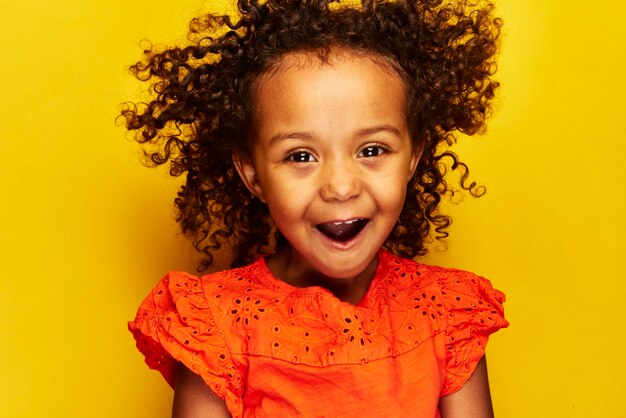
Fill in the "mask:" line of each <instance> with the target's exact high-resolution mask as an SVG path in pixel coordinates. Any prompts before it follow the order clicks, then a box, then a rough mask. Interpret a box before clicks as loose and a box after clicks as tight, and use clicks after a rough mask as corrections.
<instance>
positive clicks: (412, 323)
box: [129, 251, 508, 416]
mask: <svg viewBox="0 0 626 418" xmlns="http://www.w3.org/2000/svg"><path fill="white" fill-rule="evenodd" d="M379 257H380V262H379V265H378V268H377V271H376V273H375V277H374V279H373V281H372V283H371V285H370V288H369V290H368V292H367V293H366V295H365V296H364V298H363V300H361V302H360V303H359V304H357V305H356V306H353V305H350V304H347V303H345V302H341V301H340V300H338V299H337V298H335V297H334V296H333V295H332V294H331V293H330V292H328V291H326V290H325V289H322V288H317V287H312V288H306V289H298V288H292V287H290V286H288V285H286V284H285V283H283V282H279V281H278V280H277V279H276V278H274V277H273V276H272V275H271V273H270V272H269V270H268V269H267V266H266V265H265V262H264V260H263V259H259V260H258V261H257V262H255V263H253V264H252V265H249V266H246V267H243V268H239V269H235V270H229V271H225V272H221V273H217V274H212V275H208V276H204V277H202V278H196V277H194V276H191V275H189V274H186V273H170V274H169V275H168V276H166V277H165V278H164V279H163V280H162V281H161V282H160V283H159V284H158V285H157V287H156V288H155V289H154V290H153V291H152V293H151V295H150V296H149V297H148V298H147V299H146V300H145V301H144V303H143V304H142V306H141V308H140V310H139V312H138V314H137V318H136V320H135V321H134V322H131V323H130V324H129V326H130V329H131V331H132V332H133V333H134V335H135V338H136V339H137V345H138V348H139V349H140V350H141V351H142V352H143V353H144V354H145V355H146V361H147V363H148V364H149V365H150V367H153V368H156V369H158V370H160V371H161V372H162V373H163V375H164V376H165V378H166V379H167V380H168V382H170V384H173V379H174V373H175V371H174V366H175V365H176V362H177V361H180V362H183V363H184V364H185V365H186V366H187V367H189V368H190V369H192V370H193V371H195V372H196V373H198V374H200V375H201V376H202V377H203V378H204V380H205V381H206V382H207V384H209V386H210V387H211V388H212V389H213V391H214V392H216V393H217V394H218V395H220V396H222V397H224V398H225V399H226V401H227V404H228V405H229V409H230V410H231V413H232V412H233V411H239V413H243V412H242V411H243V405H244V401H243V400H242V397H243V394H244V393H245V392H246V389H245V386H246V384H247V383H248V384H249V383H250V381H249V379H254V378H255V375H254V371H253V370H251V369H250V368H251V367H253V366H250V364H251V363H254V362H258V361H260V360H259V359H263V358H266V359H268V361H279V362H285V363H284V364H290V365H291V366H289V367H296V368H304V369H303V370H309V369H308V368H313V369H311V370H321V369H319V368H332V367H349V366H350V367H351V365H352V366H354V367H359V366H363V365H369V364H372V365H371V366H370V368H371V367H377V366H376V364H379V363H380V364H381V365H382V364H387V363H385V361H386V362H389V361H391V362H392V363H391V364H393V362H394V361H396V360H394V359H403V360H402V361H403V362H407V364H419V363H420V362H424V361H429V362H431V363H433V366H432V367H434V368H436V369H437V370H439V369H438V368H440V367H443V370H440V371H439V372H433V373H434V375H439V376H441V383H440V387H441V392H440V394H442V395H445V394H448V393H452V392H454V391H455V390H457V389H458V388H460V387H461V386H462V384H463V383H464V382H465V381H466V380H467V379H468V378H469V376H470V375H471V373H472V371H473V370H474V367H475V366H476V364H477V362H478V361H479V360H480V358H481V357H482V355H483V354H484V347H485V344H486V343H487V339H488V336H489V334H491V333H492V332H494V331H496V330H497V329H499V328H502V327H505V326H507V325H508V323H507V322H506V321H505V320H504V318H503V314H502V302H503V301H504V295H503V294H502V293H501V292H499V291H497V290H495V289H493V288H492V287H491V285H490V283H489V282H488V281H487V280H485V279H483V278H481V277H478V276H476V275H474V274H472V273H468V272H464V271H460V270H454V269H444V268H440V267H433V266H427V265H422V264H418V263H415V262H413V261H409V260H405V259H402V258H399V257H395V256H393V255H391V254H389V253H387V252H385V251H381V252H380V254H379ZM420 353H421V354H420ZM423 353H430V354H428V356H429V358H428V359H424V358H415V359H412V358H411V357H410V356H424V354H423ZM407 356H409V357H407ZM374 363H375V364H374ZM441 365H442V366H441ZM429 367H430V366H429ZM298 370H300V369H298ZM329 370H330V369H329ZM356 370H358V369H356ZM355 375H356V376H358V373H356V374H355ZM357 378H358V377H357ZM246 379H248V380H247V382H246ZM296 384H297V383H296ZM390 386H391V387H393V385H390ZM233 415H235V416H237V413H234V414H233Z"/></svg>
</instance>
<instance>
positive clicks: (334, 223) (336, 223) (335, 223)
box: [333, 219, 358, 225]
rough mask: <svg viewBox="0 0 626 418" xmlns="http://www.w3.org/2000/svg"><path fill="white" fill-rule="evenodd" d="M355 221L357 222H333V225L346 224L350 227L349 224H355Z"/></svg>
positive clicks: (353, 220)
mask: <svg viewBox="0 0 626 418" xmlns="http://www.w3.org/2000/svg"><path fill="white" fill-rule="evenodd" d="M356 221H358V219H351V220H349V221H339V222H333V225H346V224H348V225H350V224H353V223H355V222H356Z"/></svg>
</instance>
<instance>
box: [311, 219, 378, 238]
mask: <svg viewBox="0 0 626 418" xmlns="http://www.w3.org/2000/svg"><path fill="white" fill-rule="evenodd" d="M368 222H369V219H366V218H358V219H350V220H349V221H340V222H327V223H323V224H318V225H315V227H316V228H317V230H318V231H320V232H321V233H322V234H324V235H326V236H327V237H328V238H330V239H332V240H333V241H339V242H346V241H350V240H351V239H352V238H354V237H356V236H357V235H358V233H359V232H361V230H362V229H363V228H365V225H367V224H368Z"/></svg>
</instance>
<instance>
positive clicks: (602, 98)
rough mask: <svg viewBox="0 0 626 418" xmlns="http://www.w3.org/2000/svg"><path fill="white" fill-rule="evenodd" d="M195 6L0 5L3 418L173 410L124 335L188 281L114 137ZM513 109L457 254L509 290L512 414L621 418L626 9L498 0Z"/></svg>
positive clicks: (155, 184)
mask: <svg viewBox="0 0 626 418" xmlns="http://www.w3.org/2000/svg"><path fill="white" fill-rule="evenodd" d="M201 4H202V2H201V1H200V0H184V1H163V0H156V1H155V0H132V1H121V0H107V1H104V0H93V1H91V2H84V1H77V0H74V1H72V0H58V1H36V0H21V1H19V2H18V1H13V2H9V1H4V2H2V5H1V6H0V53H1V54H2V58H0V62H1V63H2V65H0V80H1V81H0V82H1V84H0V120H1V123H0V141H1V142H0V143H1V147H0V196H1V199H2V200H1V202H0V222H1V224H0V259H1V262H0V272H1V278H0V339H1V343H0V388H2V389H0V416H2V417H43V416H54V417H56V416H58V417H118V418H123V417H167V416H169V404H170V402H171V391H170V389H169V388H168V387H167V386H166V384H165V383H164V381H163V380H162V379H161V378H160V377H159V376H158V374H157V373H155V372H153V371H149V370H148V369H147V368H146V367H145V366H144V365H143V362H142V359H141V357H140V356H139V354H138V353H137V352H136V351H135V350H134V347H133V343H132V341H131V336H130V334H129V333H128V332H127V331H126V330H125V327H126V321H127V320H128V319H129V318H131V317H132V316H133V315H134V313H135V309H136V307H137V305H138V303H139V301H140V299H141V298H143V296H144V295H145V294H146V292H147V291H148V290H149V288H150V287H151V286H152V285H153V284H154V282H155V281H156V280H157V279H158V278H159V277H160V276H161V275H162V274H163V273H164V272H165V271H167V270H169V269H191V270H192V269H193V260H192V256H191V255H190V251H189V250H187V246H186V244H185V243H184V242H183V241H182V240H181V239H180V238H178V237H177V232H176V229H175V226H174V225H173V223H172V219H171V209H170V201H171V199H172V196H173V192H174V190H175V188H176V186H177V182H176V181H173V180H169V179H167V176H166V174H165V173H164V172H163V171H151V170H147V169H145V168H143V167H141V166H140V164H139V163H138V162H137V158H136V157H137V148H136V147H135V146H134V145H133V144H132V143H130V142H128V141H124V140H123V137H124V132H123V129H120V128H116V127H115V126H114V118H115V116H116V114H117V111H118V109H119V107H118V106H119V104H120V103H121V102H122V101H124V100H126V99H128V98H132V97H137V96H136V95H137V92H138V91H139V88H140V87H139V86H138V85H137V83H135V82H134V81H133V80H132V79H131V77H129V76H128V75H127V74H126V69H125V67H126V66H127V65H128V64H130V63H131V62H133V61H134V60H135V59H137V58H138V57H139V53H140V50H139V48H138V44H139V41H140V40H141V39H142V38H149V39H151V40H153V41H156V42H166V41H168V40H171V39H174V38H177V37H178V38H180V37H182V36H183V34H184V31H185V28H186V22H187V20H188V19H189V18H191V17H192V16H193V15H194V14H195V12H196V10H198V8H200V6H201ZM499 4H500V13H501V15H503V17H504V19H505V21H506V27H505V32H506V34H505V35H506V36H505V41H504V44H503V52H502V58H501V60H500V63H501V64H500V69H501V71H500V80H501V81H502V83H503V88H502V90H501V95H500V102H499V109H498V112H497V114H496V115H495V117H494V119H493V121H492V123H491V125H490V130H489V133H488V135H487V136H485V137H482V138H479V139H477V140H472V141H467V142H466V143H464V144H461V146H460V147H459V151H460V152H461V153H462V154H463V155H465V159H466V160H467V161H468V162H469V163H470V166H471V167H472V172H473V174H474V178H475V179H477V180H480V181H481V182H483V183H484V184H486V185H487V186H488V189H489V192H488V194H487V195H486V196H485V197H484V198H483V199H479V200H472V199H465V200H464V202H463V203H462V204H461V205H460V206H459V207H457V208H454V213H455V214H457V216H456V223H455V227H454V230H453V231H452V232H453V236H452V239H451V240H450V243H449V250H448V252H446V253H439V254H434V255H433V256H431V257H430V260H431V261H433V262H437V263H440V264H445V265H452V266H456V267H460V268H465V269H470V270H474V271H476V272H479V273H481V274H483V275H485V276H487V277H489V278H491V279H492V281H493V282H494V283H495V284H496V285H497V286H498V287H499V288H501V289H503V290H504V291H505V292H506V293H507V294H508V298H509V301H508V302H507V305H506V308H507V314H508V318H509V319H510V321H511V323H512V325H511V327H510V328H509V329H508V330H505V331H503V332H501V333H498V334H496V336H495V337H494V338H493V339H492V342H491V343H490V347H489V357H490V362H489V363H490V373H491V382H492V390H493V394H494V398H495V406H496V410H497V412H498V413H499V416H500V417H524V418H526V417H529V416H533V417H537V418H538V417H598V416H606V417H617V416H621V413H620V411H621V410H622V409H623V408H620V406H621V404H622V398H623V391H624V388H626V377H625V376H626V375H625V374H624V370H625V369H626V361H625V358H626V356H625V355H624V348H623V346H624V344H626V326H625V325H624V320H625V319H626V312H625V310H626V308H625V306H626V303H625V302H624V295H625V294H626V285H625V284H624V283H625V281H624V276H626V268H625V266H626V262H625V261H624V260H625V259H624V256H623V255H622V251H624V249H625V245H624V244H625V239H624V236H625V235H626V230H625V221H624V216H625V214H626V198H625V195H626V190H625V187H624V181H625V180H626V172H625V168H624V167H625V166H626V144H625V143H624V140H625V139H626V138H625V134H624V126H623V125H624V121H625V120H626V118H625V116H624V97H626V87H625V75H624V74H625V73H624V67H625V66H626V58H625V57H626V48H625V46H624V39H626V24H625V23H624V22H626V13H625V11H626V7H625V6H624V5H623V2H618V1H617V0H601V1H598V2H593V3H592V2H582V1H575V0H574V1H563V0H560V1H557V0H555V1H549V2H546V1H543V0H529V1H513V0H501V1H500V2H499Z"/></svg>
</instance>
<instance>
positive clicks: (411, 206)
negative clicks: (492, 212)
mask: <svg viewBox="0 0 626 418" xmlns="http://www.w3.org/2000/svg"><path fill="white" fill-rule="evenodd" d="M238 10H239V12H238V16H237V18H236V21H235V19H234V18H233V19H231V17H230V16H226V15H207V16H203V17H199V18H196V19H194V20H192V21H191V23H190V31H189V44H188V45H186V46H183V47H174V48H169V49H166V50H163V51H157V52H154V51H150V50H149V51H145V58H144V60H142V61H140V62H138V63H137V64H135V65H133V66H132V67H131V72H132V73H133V74H134V75H135V76H136V77H137V78H138V79H140V80H142V81H149V80H154V81H153V84H152V93H153V97H152V100H151V101H150V102H148V103H127V104H126V105H125V106H124V107H123V109H122V112H121V115H122V116H123V117H124V118H125V121H126V128H127V129H128V130H130V131H134V132H135V139H136V140H137V141H138V142H139V143H141V144H143V146H144V147H145V148H144V153H145V156H146V157H147V162H148V164H149V165H162V164H165V163H168V162H169V163H170V174H171V175H172V176H180V175H182V174H184V173H186V183H185V184H184V185H183V186H182V187H181V189H180V190H179V192H178V196H177V198H176V199H175V205H176V208H177V221H178V222H179V223H180V225H181V227H182V231H183V233H184V234H186V235H187V236H189V237H191V238H192V239H193V243H194V247H195V248H196V249H197V250H199V251H201V252H203V253H204V254H205V259H204V260H203V261H202V264H201V266H200V270H202V269H204V268H206V267H208V266H210V265H211V264H212V263H213V254H214V253H215V252H216V251H218V250H220V249H221V248H223V247H224V246H226V248H231V249H232V253H233V260H232V263H231V265H232V266H233V267H234V266H240V265H244V264H247V263H249V262H251V261H253V260H254V258H256V257H257V256H258V255H259V254H262V253H266V252H268V251H269V250H270V249H271V247H272V246H275V247H280V246H281V245H284V244H285V239H284V238H283V237H282V235H281V234H280V232H279V231H276V230H275V227H274V226H273V223H272V220H271V217H270V214H269V211H268V209H267V207H266V206H265V204H263V203H262V202H261V201H259V200H258V199H254V198H253V197H252V195H251V194H250V193H249V192H248V191H247V189H246V188H245V186H244V184H243V182H242V181H241V179H240V178H239V176H238V174H237V172H236V170H235V168H234V165H233V162H232V158H231V155H232V153H233V152H246V150H249V149H250V143H249V141H250V135H249V133H250V132H251V129H252V126H251V125H252V112H253V105H254V94H255V89H254V86H255V81H256V80H258V79H259V77H260V76H261V75H262V74H264V73H265V72H267V71H269V70H271V69H272V68H274V67H275V66H276V65H277V64H278V63H279V62H280V59H281V57H283V56H284V55H285V54H291V53H299V52H304V53H307V52H312V53H316V54H318V56H322V57H323V56H324V55H325V54H326V55H327V54H328V53H329V51H330V50H331V48H342V49H351V50H354V51H359V52H361V53H365V54H371V55H373V56H379V57H382V58H383V59H385V60H387V61H390V62H393V63H394V65H393V67H394V68H396V70H397V71H398V72H399V73H400V75H401V77H402V78H403V80H404V81H405V84H406V88H407V95H408V96H407V97H408V103H407V120H408V123H409V131H410V136H411V140H412V142H413V145H414V147H417V148H416V149H419V150H421V151H422V156H421V159H420V161H419V163H418V167H417V169H416V171H415V174H414V176H413V178H412V179H411V180H410V182H409V183H408V185H407V194H406V200H405V204H404V207H403V210H402V213H401V215H400V217H399V219H398V222H397V223H396V225H395V227H394V229H393V230H392V232H391V234H390V235H389V237H388V238H387V240H386V242H385V247H386V248H387V249H389V250H390V251H392V252H394V253H395V254H398V255H401V256H404V257H407V258H414V257H416V256H418V255H424V254H426V251H427V249H426V244H427V243H428V242H430V241H431V240H432V238H433V237H435V238H438V239H441V238H445V237H447V236H448V232H447V231H446V230H447V228H448V227H449V226H450V224H451V222H452V221H451V219H450V218H449V217H448V216H446V215H444V214H441V213H440V211H439V209H438V206H439V203H440V202H441V198H442V196H444V195H445V194H446V193H453V191H452V188H451V187H450V186H449V184H448V183H447V182H446V179H445V177H446V171H449V170H448V168H450V169H451V170H452V171H454V170H459V172H460V173H461V176H460V178H461V180H460V186H461V188H462V189H464V190H466V191H469V193H470V194H471V195H473V196H479V195H482V194H483V193H484V188H482V187H478V186H477V185H476V184H475V183H474V182H472V183H470V184H468V168H467V166H466V165H465V164H463V163H462V162H460V161H459V159H458V158H457V156H456V155H455V154H454V153H452V152H450V151H449V150H448V147H449V146H450V145H452V144H454V143H455V142H456V137H455V134H456V133H458V132H460V133H463V134H467V135H473V134H475V133H482V132H483V131H484V130H485V121H486V119H487V117H488V116H489V114H490V113H491V104H490V102H491V99H492V98H493V97H494V91H495V89H496V88H497V87H498V85H499V84H498V82H497V81H494V80H493V74H494V72H495V55H496V52H497V47H498V38H499V35H500V28H501V20H500V19H499V18H497V17H495V16H494V13H493V5H492V4H491V3H490V2H488V1H481V0H477V1H475V2H470V1H465V0H459V1H448V2H446V1H443V0H396V1H383V0H362V2H361V3H359V4H356V3H355V2H350V3H347V4H346V3H342V2H338V1H333V0H267V1H265V2H261V3H259V2H257V1H254V0H253V1H246V0H239V1H238ZM446 159H447V160H449V161H448V162H446V161H445V160H446Z"/></svg>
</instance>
